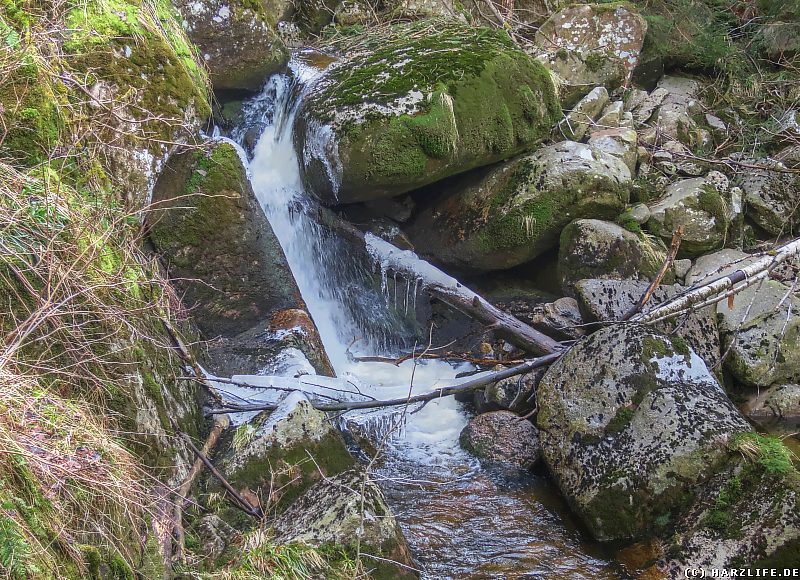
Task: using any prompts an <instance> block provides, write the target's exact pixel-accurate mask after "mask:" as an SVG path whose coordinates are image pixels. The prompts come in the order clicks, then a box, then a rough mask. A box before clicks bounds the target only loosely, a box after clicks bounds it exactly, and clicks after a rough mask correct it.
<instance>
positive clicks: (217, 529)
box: [193, 514, 236, 562]
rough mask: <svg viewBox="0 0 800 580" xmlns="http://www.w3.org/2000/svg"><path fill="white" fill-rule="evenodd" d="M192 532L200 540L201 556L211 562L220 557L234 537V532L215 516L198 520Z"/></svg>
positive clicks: (211, 515)
mask: <svg viewBox="0 0 800 580" xmlns="http://www.w3.org/2000/svg"><path fill="white" fill-rule="evenodd" d="M193 531H194V532H195V534H196V535H197V537H198V539H199V540H200V545H201V546H202V554H203V556H204V557H205V558H208V559H209V560H210V561H212V562H213V561H214V560H216V559H217V558H219V557H220V556H221V555H222V553H223V552H224V551H225V548H227V547H228V544H229V543H230V542H231V540H232V539H233V537H234V536H235V535H236V530H235V529H233V528H232V527H231V526H230V525H228V523H227V522H226V521H225V520H223V519H222V518H220V517H219V516H218V515H216V514H207V515H205V516H203V517H202V518H200V520H199V521H198V522H197V523H196V524H195V525H194V530H193Z"/></svg>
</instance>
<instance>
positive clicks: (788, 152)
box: [775, 145, 800, 169]
mask: <svg viewBox="0 0 800 580" xmlns="http://www.w3.org/2000/svg"><path fill="white" fill-rule="evenodd" d="M775 160H776V161H780V162H781V163H783V164H784V165H785V166H786V167H790V168H792V169H797V168H798V167H800V145H789V146H787V147H785V148H783V149H781V150H780V151H778V152H777V153H776V154H775Z"/></svg>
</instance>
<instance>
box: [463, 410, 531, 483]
mask: <svg viewBox="0 0 800 580" xmlns="http://www.w3.org/2000/svg"><path fill="white" fill-rule="evenodd" d="M459 442H460V443H461V446H462V447H463V448H464V449H466V450H467V451H470V452H471V453H473V454H474V455H475V456H477V457H478V458H479V459H480V460H481V461H482V462H485V463H487V464H499V465H506V466H510V467H517V468H520V469H529V468H531V467H533V465H534V464H535V463H536V461H537V460H538V459H539V437H538V433H537V431H536V427H535V426H534V425H533V424H532V423H531V422H530V421H528V420H527V419H522V418H521V417H520V416H519V415H517V414H516V413H512V412H509V411H492V412H489V413H482V414H480V415H478V416H477V417H475V418H474V419H472V420H471V421H470V422H469V424H468V425H467V426H466V427H464V430H463V431H462V432H461V436H460V437H459Z"/></svg>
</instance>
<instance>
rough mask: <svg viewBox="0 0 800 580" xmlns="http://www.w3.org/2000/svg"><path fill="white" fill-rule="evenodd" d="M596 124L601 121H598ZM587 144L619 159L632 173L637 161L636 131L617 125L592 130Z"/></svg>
mask: <svg viewBox="0 0 800 580" xmlns="http://www.w3.org/2000/svg"><path fill="white" fill-rule="evenodd" d="M598 125H601V123H599V122H598ZM589 145H590V146H591V147H596V148H597V149H599V150H600V151H604V152H606V153H609V154H611V155H613V156H614V157H617V158H619V159H621V160H622V161H623V162H624V163H625V165H627V166H628V169H630V170H631V174H632V175H633V174H634V173H635V171H636V162H637V161H638V151H637V147H636V145H637V137H636V131H634V130H633V129H626V128H624V127H619V128H617V129H603V130H599V131H592V133H591V136H590V137H589Z"/></svg>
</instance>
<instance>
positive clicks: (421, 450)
mask: <svg viewBox="0 0 800 580" xmlns="http://www.w3.org/2000/svg"><path fill="white" fill-rule="evenodd" d="M322 74H324V73H323V72H322V71H320V70H319V69H317V68H315V67H313V66H310V65H309V64H307V63H306V62H304V60H303V58H302V54H300V55H298V56H296V57H295V58H294V59H293V60H292V62H291V64H290V74H286V75H276V76H273V77H272V78H271V79H270V80H269V81H268V82H267V85H266V86H265V88H264V90H263V92H262V94H261V95H260V96H259V97H258V98H256V99H254V101H253V102H251V103H250V104H249V106H248V108H247V110H246V111H245V116H246V118H247V119H248V124H250V125H251V126H252V125H261V126H263V131H262V133H261V136H260V137H259V139H258V141H257V143H256V145H255V148H254V150H253V157H252V160H251V161H250V163H249V172H250V176H251V181H252V185H253V190H254V191H255V194H256V197H257V198H258V200H259V202H260V204H261V206H262V207H263V209H264V212H265V213H266V215H267V218H268V219H269V222H270V224H271V225H272V229H273V230H274V231H275V235H276V236H277V238H278V240H279V241H280V244H281V247H282V248H283V251H284V253H285V254H286V258H287V261H288V262H289V266H290V268H291V270H292V273H293V274H294V277H295V280H296V281H297V285H298V287H299V288H300V292H301V294H302V296H303V299H304V301H305V302H306V305H307V307H308V310H309V313H310V314H311V317H312V318H313V319H314V322H315V323H316V325H317V328H318V329H319V333H320V336H321V338H322V342H323V345H324V346H325V349H326V351H327V354H328V357H329V358H330V360H331V363H332V365H333V367H334V370H335V371H336V374H337V376H338V377H339V378H340V379H343V380H345V381H348V382H350V383H351V384H354V385H356V386H357V388H358V389H359V390H360V391H361V392H363V393H365V394H367V395H369V396H372V397H375V398H380V399H386V398H393V397H402V396H405V395H407V394H408V393H409V392H412V393H414V394H416V393H420V392H425V391H428V390H431V389H433V388H436V387H441V386H444V385H447V384H452V383H453V382H454V381H453V379H454V377H455V375H456V374H457V373H458V372H460V371H462V370H465V368H468V367H465V366H463V365H462V366H460V367H459V366H453V365H450V364H447V363H444V362H441V361H435V360H431V361H424V362H421V363H418V364H415V363H414V361H411V360H409V361H406V362H404V363H402V364H401V365H399V366H396V365H394V364H388V363H380V362H356V361H354V360H353V356H352V354H353V352H356V353H364V354H370V355H376V354H382V355H387V356H392V355H395V354H397V347H398V345H399V344H400V343H402V342H403V341H402V340H400V341H397V340H391V338H392V336H393V334H394V333H395V332H397V333H400V334H402V327H401V325H399V324H398V322H397V321H398V318H399V317H402V316H405V315H407V314H408V313H409V309H411V311H412V312H413V309H414V306H415V304H416V293H417V292H418V291H419V283H418V281H417V280H402V281H401V280H394V284H393V288H390V287H389V284H388V282H387V280H386V274H385V271H383V268H381V264H380V263H375V264H372V265H371V267H374V268H375V269H376V271H378V270H379V269H380V273H381V279H382V284H381V286H382V288H378V289H375V290H374V291H373V292H371V293H370V290H369V288H368V284H367V283H366V282H365V280H371V279H372V276H373V273H374V272H372V271H360V269H361V270H363V268H364V265H363V264H360V263H358V261H357V260H355V259H354V258H353V257H352V256H351V255H349V252H347V250H346V248H345V247H343V245H342V242H340V241H338V240H336V239H333V238H332V236H331V234H330V233H329V232H328V231H326V229H325V228H323V227H321V226H320V225H319V224H318V223H316V222H315V221H314V220H313V218H312V217H311V216H312V215H313V214H312V213H310V212H308V211H305V210H306V209H308V207H309V205H310V204H312V203H313V200H312V198H311V196H310V194H309V192H307V191H306V189H305V187H304V186H303V182H302V178H301V173H300V166H299V159H298V156H297V153H296V150H295V143H294V132H293V129H294V126H295V119H296V117H297V115H298V111H299V109H300V107H301V105H302V102H303V96H304V94H305V93H306V91H309V90H313V86H314V81H315V80H316V79H318V78H319V77H320V75H322ZM309 133H310V134H311V135H312V136H313V139H311V140H308V142H307V143H305V144H304V157H305V158H306V159H309V158H314V159H315V160H316V161H317V162H322V163H323V166H324V167H325V168H326V171H327V173H328V177H329V179H330V181H331V183H332V184H334V187H335V185H336V183H338V181H337V180H338V179H339V176H340V174H341V167H340V166H339V165H338V160H337V158H336V156H335V152H334V151H333V148H332V142H331V132H330V130H329V128H327V127H324V126H321V127H313V131H309ZM243 136H244V130H240V131H239V132H237V133H235V134H234V138H236V139H239V140H241V139H243ZM354 338H355V339H359V338H360V340H358V341H357V342H356V343H355V344H353V340H354ZM401 338H407V336H404V337H401ZM425 346H427V345H421V346H420V347H419V349H418V350H421V349H422V348H424V347H425ZM397 413H402V411H399V410H397V409H395V410H390V411H387V410H375V411H371V412H366V411H365V412H362V413H358V414H356V413H350V414H348V415H347V417H346V420H347V421H355V422H357V423H362V424H363V425H365V426H366V427H368V428H369V429H370V430H371V431H372V433H373V436H376V435H377V436H381V435H382V434H383V433H385V432H386V431H387V430H388V429H389V428H390V427H389V426H393V425H395V422H396V415H397ZM465 424H466V417H465V415H464V414H463V413H462V412H461V410H460V408H459V405H458V403H457V402H456V401H455V400H454V399H453V398H452V397H446V398H444V399H442V400H440V401H434V402H431V403H429V404H428V405H426V406H425V407H424V408H423V409H422V410H421V411H419V412H418V413H415V414H414V415H413V416H411V417H410V418H408V420H407V421H406V423H405V425H403V430H402V432H398V433H396V435H398V436H397V437H395V439H394V444H395V445H397V446H399V447H402V448H403V449H404V454H405V455H406V456H408V455H409V454H411V455H414V456H416V457H417V458H418V459H419V460H421V461H425V462H431V461H433V462H437V461H441V460H442V458H443V457H453V456H459V457H460V459H461V460H462V461H468V462H471V459H468V458H467V457H466V455H465V454H463V453H462V452H461V451H460V449H459V446H458V441H457V438H458V435H459V433H460V431H461V429H462V428H463V426H464V425H465Z"/></svg>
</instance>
